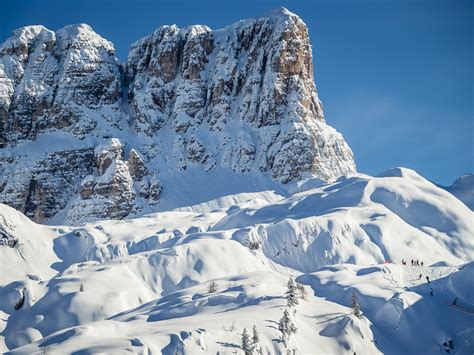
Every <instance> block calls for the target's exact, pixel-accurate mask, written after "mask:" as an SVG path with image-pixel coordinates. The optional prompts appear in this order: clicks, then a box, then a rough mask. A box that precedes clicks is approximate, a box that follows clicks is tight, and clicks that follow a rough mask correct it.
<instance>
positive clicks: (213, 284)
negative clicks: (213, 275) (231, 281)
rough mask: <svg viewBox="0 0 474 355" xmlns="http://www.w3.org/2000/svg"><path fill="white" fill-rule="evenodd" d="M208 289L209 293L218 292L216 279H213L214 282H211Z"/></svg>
mask: <svg viewBox="0 0 474 355" xmlns="http://www.w3.org/2000/svg"><path fill="white" fill-rule="evenodd" d="M208 291H209V293H214V292H217V283H216V282H215V281H212V282H211V283H210V284H209V288H208Z"/></svg>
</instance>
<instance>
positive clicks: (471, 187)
mask: <svg viewBox="0 0 474 355" xmlns="http://www.w3.org/2000/svg"><path fill="white" fill-rule="evenodd" d="M441 187H442V188H443V189H445V190H446V191H449V192H451V193H452V194H453V195H454V196H456V197H457V198H458V199H460V200H461V201H462V202H464V203H465V204H466V206H467V207H469V208H470V209H471V210H474V175H472V174H464V175H462V176H460V177H459V178H457V179H456V181H454V182H453V183H452V185H451V186H441Z"/></svg>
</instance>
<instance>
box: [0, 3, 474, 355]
mask: <svg viewBox="0 0 474 355" xmlns="http://www.w3.org/2000/svg"><path fill="white" fill-rule="evenodd" d="M471 197H472V175H470V176H469V175H465V176H463V177H462V178H460V179H459V180H457V181H456V182H455V183H454V184H453V185H452V186H451V187H449V188H443V187H440V186H437V185H435V184H433V183H431V182H429V181H428V180H426V179H425V178H423V177H422V176H420V175H419V174H417V173H416V172H415V171H413V170H410V169H406V168H394V169H391V170H388V171H386V172H384V173H382V174H380V175H378V176H375V177H372V176H368V175H364V174H360V173H357V172H356V171H355V163H354V158H353V154H352V151H351V150H350V148H349V147H348V146H347V144H346V143H345V141H344V139H343V138H342V136H341V135H340V134H339V133H337V132H336V131H335V130H334V129H333V128H331V127H330V126H328V125H327V124H326V122H325V119H324V115H323V110H322V105H321V102H320V100H319V98H318V95H317V91H316V87H315V84H314V80H313V68H312V57H311V46H310V42H309V38H308V32H307V29H306V26H305V24H304V23H303V21H302V20H301V19H300V18H299V17H298V16H296V15H295V14H292V13H291V12H289V11H288V10H286V9H280V10H276V11H272V12H270V13H269V14H267V15H265V16H263V17H260V18H255V19H248V20H243V21H239V22H237V23H235V24H233V25H230V26H228V27H226V28H223V29H220V30H211V29H210V28H208V27H206V26H190V27H186V28H182V29H180V28H178V27H177V26H175V25H173V26H161V27H159V28H158V29H157V30H156V31H154V32H153V33H152V34H151V35H150V36H147V37H145V38H142V39H140V40H138V41H137V42H136V43H134V44H133V45H132V47H131V50H130V53H129V56H128V59H127V60H126V62H125V63H120V62H119V61H118V59H117V58H116V57H115V52H114V47H113V45H112V44H111V43H110V42H109V41H107V40H106V39H104V38H102V37H100V36H99V35H98V34H96V33H95V32H94V31H93V30H92V29H91V28H90V27H89V26H88V25H84V24H81V25H71V26H66V27H65V28H63V29H60V30H58V31H56V32H53V31H50V30H48V29H46V28H44V27H42V26H28V27H24V28H20V29H18V30H16V31H15V32H14V34H13V36H12V37H11V38H9V39H8V40H7V41H6V42H5V43H4V44H3V45H2V46H1V47H0V260H1V267H0V352H2V353H8V354H34V353H53V354H96V353H107V354H125V353H137V354H165V355H168V354H170V355H171V354H173V355H175V354H236V353H237V354H244V353H246V354H251V355H257V354H316V353H317V354H319V353H323V354H351V355H353V354H382V353H383V354H438V353H441V354H444V353H450V354H461V355H464V354H466V355H467V354H469V355H470V354H472V353H474V323H473V319H474V318H473V317H474V283H473V282H472V274H473V272H474V261H473V260H474V239H473V235H474V223H473V221H474V212H473V211H472V204H471V202H472V198H471ZM461 201H463V202H464V203H463V202H461ZM468 206H469V207H470V208H471V209H470V208H469V207H468ZM40 223H43V224H40ZM244 329H246V331H245V332H244ZM247 334H248V336H247Z"/></svg>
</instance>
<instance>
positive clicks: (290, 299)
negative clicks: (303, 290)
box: [285, 277, 299, 307]
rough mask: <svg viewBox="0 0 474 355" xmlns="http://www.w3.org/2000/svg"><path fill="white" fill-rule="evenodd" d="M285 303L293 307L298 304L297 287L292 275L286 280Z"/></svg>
mask: <svg viewBox="0 0 474 355" xmlns="http://www.w3.org/2000/svg"><path fill="white" fill-rule="evenodd" d="M285 294H286V303H287V304H288V307H294V306H296V305H298V303H299V301H298V289H297V287H296V283H295V280H293V278H292V277H290V279H289V280H288V283H287V290H286V293H285Z"/></svg>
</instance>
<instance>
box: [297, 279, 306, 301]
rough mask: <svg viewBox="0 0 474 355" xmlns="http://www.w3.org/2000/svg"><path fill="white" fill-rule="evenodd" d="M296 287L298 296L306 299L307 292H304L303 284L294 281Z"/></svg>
mask: <svg viewBox="0 0 474 355" xmlns="http://www.w3.org/2000/svg"><path fill="white" fill-rule="evenodd" d="M296 288H297V290H298V295H299V297H300V298H301V299H302V300H304V301H306V296H307V295H308V293H307V292H306V289H305V288H304V285H302V284H300V283H296Z"/></svg>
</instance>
